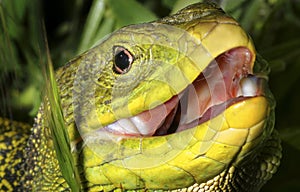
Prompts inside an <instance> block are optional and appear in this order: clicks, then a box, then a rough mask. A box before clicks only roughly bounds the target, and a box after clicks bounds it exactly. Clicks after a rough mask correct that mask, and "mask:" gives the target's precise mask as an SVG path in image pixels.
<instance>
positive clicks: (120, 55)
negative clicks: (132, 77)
mask: <svg viewBox="0 0 300 192" xmlns="http://www.w3.org/2000/svg"><path fill="white" fill-rule="evenodd" d="M132 62H133V56H132V54H131V53H130V52H129V51H128V50H127V49H125V48H123V47H117V48H115V56H114V72H116V73H117V74H124V73H127V72H128V71H129V69H130V67H131V64H132Z"/></svg>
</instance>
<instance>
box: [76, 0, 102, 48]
mask: <svg viewBox="0 0 300 192" xmlns="http://www.w3.org/2000/svg"><path fill="white" fill-rule="evenodd" d="M103 14H104V0H94V2H93V4H92V7H91V9H90V11H89V15H88V18H87V20H86V23H85V25H84V29H83V34H82V37H81V41H80V45H79V48H78V51H77V53H81V52H83V51H85V50H86V49H88V48H90V47H91V45H92V44H93V43H94V42H93V40H94V36H95V35H96V32H97V30H98V27H99V25H100V22H101V21H102V18H103Z"/></svg>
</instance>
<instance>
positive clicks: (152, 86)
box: [58, 4, 272, 190]
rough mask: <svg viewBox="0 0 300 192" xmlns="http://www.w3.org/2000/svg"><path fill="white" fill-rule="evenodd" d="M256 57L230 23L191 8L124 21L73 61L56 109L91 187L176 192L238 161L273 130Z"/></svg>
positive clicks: (212, 9) (207, 9)
mask: <svg viewBox="0 0 300 192" xmlns="http://www.w3.org/2000/svg"><path fill="white" fill-rule="evenodd" d="M255 58H256V54H255V50H254V46H253V44H252V41H251V39H250V38H249V36H248V35H247V34H246V33H245V32H244V31H243V29H242V28H241V27H240V26H239V25H238V23H237V22H236V21H235V20H234V19H232V18H231V17H229V16H227V15H226V14H225V13H224V12H223V11H222V10H221V9H219V8H217V7H216V6H214V5H210V4H205V5H203V4H197V5H193V6H189V7H187V8H185V9H183V10H181V11H179V12H178V13H176V14H175V15H172V16H169V17H166V18H163V19H161V20H159V21H157V22H152V23H145V24H139V25H131V26H127V27H124V28H122V29H120V30H118V31H116V32H114V33H112V34H111V35H110V36H108V37H106V38H105V39H104V40H102V41H101V43H100V44H99V45H97V46H95V47H94V48H92V49H90V50H89V51H87V52H85V53H84V54H82V55H80V56H79V57H78V58H76V59H75V60H73V61H71V62H70V63H69V64H68V65H67V66H66V67H64V68H63V69H64V70H60V71H59V72H58V77H59V78H58V79H65V78H63V77H64V76H66V75H68V74H69V73H66V71H69V72H70V73H72V74H73V76H72V78H73V79H72V81H69V82H68V83H70V82H71V83H72V86H70V87H72V89H70V90H68V92H69V93H70V94H62V103H63V104H62V105H67V106H69V107H68V108H67V109H65V110H66V111H65V112H64V113H65V114H70V113H69V110H72V112H71V113H73V116H72V118H66V119H67V121H70V122H73V121H74V122H75V125H76V126H75V127H76V128H77V129H76V130H78V131H74V130H75V129H74V130H73V131H72V129H73V128H74V126H73V128H70V137H71V140H72V141H73V144H74V143H75V144H76V145H79V146H80V147H77V148H80V150H78V152H74V153H79V154H81V155H79V156H80V157H81V158H82V161H83V164H84V166H83V167H84V170H83V172H84V175H85V176H84V177H85V179H86V180H87V181H88V183H89V184H88V186H89V187H91V188H93V187H94V188H95V189H105V190H112V189H116V188H121V189H145V188H146V189H163V190H167V189H182V188H186V187H189V186H192V185H193V184H200V183H203V182H207V181H208V180H210V179H213V178H214V177H216V176H218V175H220V174H221V173H222V172H223V171H224V170H226V169H229V167H230V166H232V165H238V164H239V162H240V161H241V160H242V159H245V157H248V156H249V154H252V153H253V149H254V148H255V147H257V146H258V145H259V144H260V143H261V142H262V141H263V139H264V135H265V134H269V133H268V132H270V129H272V128H268V127H270V126H271V127H272V125H270V126H267V125H268V121H267V120H268V119H269V116H270V115H271V109H272V104H271V103H270V99H268V97H269V95H268V94H266V92H265V89H267V87H266V79H267V78H266V75H267V74H266V73H265V72H261V73H260V71H256V70H254V69H253V68H254V63H255ZM68 76H69V75H68ZM64 83H65V82H62V81H60V80H59V86H60V89H61V90H63V88H62V87H63V85H64ZM62 92H63V91H62ZM64 103H68V104H64ZM70 103H71V104H70ZM64 108H66V107H64ZM70 108H71V109H70ZM78 134H80V136H78ZM78 137H80V139H78ZM78 141H82V142H78ZM75 144H74V145H75ZM74 148H76V147H74Z"/></svg>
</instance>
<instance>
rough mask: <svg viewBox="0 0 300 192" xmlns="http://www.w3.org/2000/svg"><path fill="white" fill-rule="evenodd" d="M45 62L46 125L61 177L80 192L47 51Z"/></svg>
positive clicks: (77, 175) (73, 189) (76, 171)
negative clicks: (49, 132) (50, 134)
mask: <svg viewBox="0 0 300 192" xmlns="http://www.w3.org/2000/svg"><path fill="white" fill-rule="evenodd" d="M46 45H47V43H46ZM47 50H48V49H47ZM47 60H48V61H47V65H46V67H45V69H44V76H45V79H46V90H45V96H46V97H45V100H44V104H45V105H44V106H45V107H44V109H45V114H46V117H48V118H47V120H48V125H49V127H50V130H51V133H52V138H53V143H54V148H55V152H56V156H57V159H58V162H59V166H60V170H61V172H62V176H63V177H64V178H65V180H66V181H67V183H68V184H69V186H70V188H71V189H72V191H74V192H77V191H81V185H80V177H79V173H78V170H77V167H76V165H75V160H74V158H73V155H72V153H71V146H70V139H69V134H68V132H67V130H68V129H67V126H66V125H65V120H64V116H63V112H62V108H61V101H60V96H59V92H58V87H57V85H56V80H55V75H54V74H55V73H54V70H53V66H52V62H51V59H50V53H49V51H47ZM47 103H49V107H48V106H47V105H46V104H47Z"/></svg>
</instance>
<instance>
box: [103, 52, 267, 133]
mask: <svg viewBox="0 0 300 192" xmlns="http://www.w3.org/2000/svg"><path fill="white" fill-rule="evenodd" d="M251 57H252V55H251V52H250V51H249V50H248V49H247V48H243V47H238V48H234V49H231V50H228V51H226V52H225V53H223V54H221V55H220V56H218V57H217V58H216V59H215V60H214V61H212V62H211V63H210V64H209V65H208V66H207V67H206V68H205V70H204V71H203V72H202V73H201V74H200V75H199V76H198V77H197V78H196V80H194V81H193V83H192V84H190V85H189V86H188V87H187V88H186V89H185V90H183V91H182V92H181V93H180V94H178V95H176V96H173V97H172V98H171V99H170V100H168V101H167V102H165V103H164V104H161V105H159V106H157V107H155V108H153V109H151V110H147V111H144V112H142V113H140V114H138V115H136V116H133V117H130V118H126V119H120V120H118V121H116V122H114V123H112V124H110V125H107V126H106V127H104V128H103V129H102V131H108V132H111V133H113V134H116V135H122V136H125V137H128V136H135V137H136V136H159V135H167V134H170V133H174V132H179V131H183V130H186V129H189V128H193V127H196V126H197V125H199V124H201V123H203V122H205V121H207V120H209V119H211V118H213V117H215V116H216V115H218V114H220V113H221V112H222V111H224V110H225V109H226V108H227V107H229V106H230V105H232V104H234V103H237V102H239V101H241V100H245V99H247V98H249V97H255V96H258V95H262V94H263V93H262V89H263V87H262V85H263V83H262V82H263V81H262V79H261V78H257V77H256V76H254V75H252V68H251Z"/></svg>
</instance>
